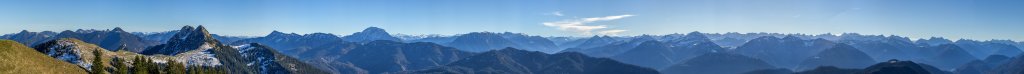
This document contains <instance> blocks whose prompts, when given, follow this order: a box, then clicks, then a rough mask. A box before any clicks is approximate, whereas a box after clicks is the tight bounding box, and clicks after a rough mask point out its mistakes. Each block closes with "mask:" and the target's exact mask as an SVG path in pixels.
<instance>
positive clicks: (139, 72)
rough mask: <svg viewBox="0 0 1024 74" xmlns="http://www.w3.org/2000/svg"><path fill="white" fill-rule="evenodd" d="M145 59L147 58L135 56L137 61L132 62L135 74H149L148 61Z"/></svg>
mask: <svg viewBox="0 0 1024 74" xmlns="http://www.w3.org/2000/svg"><path fill="white" fill-rule="evenodd" d="M145 59H146V57H142V56H135V60H132V62H133V63H132V66H135V67H134V68H132V71H133V72H134V73H133V74H149V67H148V66H147V65H146V63H148V61H146V60H145Z"/></svg>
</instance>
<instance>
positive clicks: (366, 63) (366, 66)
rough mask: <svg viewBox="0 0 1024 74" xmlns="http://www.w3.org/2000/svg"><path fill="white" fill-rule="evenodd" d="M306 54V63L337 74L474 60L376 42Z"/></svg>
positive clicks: (426, 47)
mask: <svg viewBox="0 0 1024 74" xmlns="http://www.w3.org/2000/svg"><path fill="white" fill-rule="evenodd" d="M316 49H321V50H317V51H310V52H307V53H303V55H300V56H308V58H307V59H309V60H306V61H307V62H312V63H313V64H321V65H318V67H321V68H325V69H331V70H334V71H337V72H336V73H371V74H378V73H388V72H401V71H412V70H422V69H427V68H431V67H436V66H441V65H444V64H448V63H451V62H454V61H456V60H459V59H461V58H465V57H468V56H471V55H472V53H470V52H466V51H461V50H458V49H455V48H452V47H445V46H441V45H438V44H434V43H428V42H416V43H401V42H395V41H389V40H377V41H372V42H369V43H366V44H357V43H348V42H343V43H331V44H327V45H325V46H323V47H318V48H316Z"/></svg>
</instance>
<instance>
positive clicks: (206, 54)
mask: <svg viewBox="0 0 1024 74" xmlns="http://www.w3.org/2000/svg"><path fill="white" fill-rule="evenodd" d="M211 49H213V47H212V46H210V44H208V43H204V44H203V45H202V46H200V47H199V49H196V50H192V51H188V52H184V53H181V54H178V55H175V57H176V59H175V60H178V61H180V62H181V63H185V64H186V65H199V66H219V65H222V64H221V63H220V60H218V59H217V57H216V55H214V54H213V53H210V50H211Z"/></svg>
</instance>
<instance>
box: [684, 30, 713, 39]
mask: <svg viewBox="0 0 1024 74" xmlns="http://www.w3.org/2000/svg"><path fill="white" fill-rule="evenodd" d="M683 38H686V39H707V38H708V37H707V36H705V35H704V33H700V32H697V31H693V32H690V33H687V34H686V36H685V37H683Z"/></svg>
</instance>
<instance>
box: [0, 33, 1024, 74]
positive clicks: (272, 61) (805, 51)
mask: <svg viewBox="0 0 1024 74" xmlns="http://www.w3.org/2000/svg"><path fill="white" fill-rule="evenodd" d="M0 38H2V39H11V40H13V41H10V42H24V43H26V44H20V43H6V44H15V45H22V46H32V47H33V48H30V49H35V50H36V51H34V52H36V53H39V54H41V55H42V57H41V58H48V59H53V60H55V61H57V62H45V60H40V59H33V60H32V61H43V62H38V63H32V62H25V61H21V60H18V59H30V58H21V57H33V56H22V55H17V56H18V57H7V58H15V60H6V61H4V62H5V63H4V64H7V63H6V62H8V61H9V62H15V63H18V65H19V66H20V65H21V64H24V65H37V66H42V65H40V64H39V63H45V64H51V63H65V64H68V65H71V67H74V66H78V67H77V68H74V69H63V68H60V66H45V67H54V68H55V69H61V70H68V71H71V70H81V71H90V70H89V68H88V67H91V63H92V62H94V61H91V60H89V59H90V58H94V56H92V55H91V53H84V52H91V51H101V52H104V53H112V54H105V55H104V56H102V57H104V60H103V62H109V61H110V60H111V59H109V58H131V57H132V56H145V57H147V58H151V59H150V60H153V61H154V62H157V63H165V62H168V61H177V62H181V63H184V64H186V65H189V66H203V67H211V68H223V69H224V70H226V72H227V73H231V74H289V73H298V74H323V73H335V74H382V73H383V74H392V73H399V74H404V73H412V74H419V73H516V74H551V73H569V74H578V73H584V74H595V73H596V74H604V73H615V74H622V73H625V74H651V73H668V74H679V73H683V74H737V73H749V74H790V73H799V74H820V73H825V74H849V73H881V74H886V73H899V74H915V73H928V74H947V73H959V74H1017V73H1021V72H1020V70H1021V69H1020V67H1019V66H1020V65H1021V64H1020V61H1019V59H1020V58H1021V54H1020V53H1021V50H1020V47H1021V46H1022V43H1021V42H1015V41H1010V40H986V41H978V40H969V39H961V40H957V41H955V42H953V41H950V40H948V39H944V38H941V37H932V38H929V39H918V40H914V41H912V40H910V39H909V38H907V37H901V36H894V35H890V36H884V35H860V34H856V33H846V34H842V35H841V36H839V35H831V34H822V35H805V34H780V33H746V34H740V33H726V34H717V33H700V32H690V33H686V34H668V35H639V36H591V37H541V36H530V35H527V34H522V33H511V32H504V33H495V32H471V33H467V34H459V35H450V36H448V35H403V34H396V35H395V36H392V34H389V33H387V32H386V31H384V29H381V28H377V27H370V28H367V29H364V30H363V31H361V32H357V33H353V34H352V35H347V36H343V37H339V35H334V34H329V33H310V34H295V33H284V32H279V31H273V32H270V34H269V35H266V36H259V37H246V36H220V35H216V34H210V33H209V32H207V31H206V28H204V27H203V26H198V27H192V26H185V27H183V28H181V29H180V30H173V31H164V32H150V33H143V32H125V31H124V30H123V29H121V28H114V29H110V30H74V31H72V30H68V31H62V32H53V31H41V32H28V31H22V32H19V33H13V34H5V35H2V36H0ZM5 47H17V46H5ZM516 48H521V49H516ZM18 53H22V52H18ZM2 56H5V57H6V56H15V55H7V54H4V55H2ZM979 58H984V59H979ZM881 59H907V60H912V61H914V62H910V61H899V60H890V61H886V62H882V63H877V61H882V60H881ZM875 63H877V64H875ZM872 64H875V65H872ZM54 65H60V64H54ZM100 65H105V66H112V65H110V64H100ZM0 66H3V67H0V72H4V73H7V72H12V71H11V70H15V69H11V68H22V67H7V66H14V65H10V64H9V65H0ZM25 68H27V69H26V70H39V71H48V70H51V69H40V68H35V67H25ZM13 72H15V73H24V72H26V71H23V70H21V69H18V71H13ZM72 72H78V71H72ZM44 73H45V72H44Z"/></svg>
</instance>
